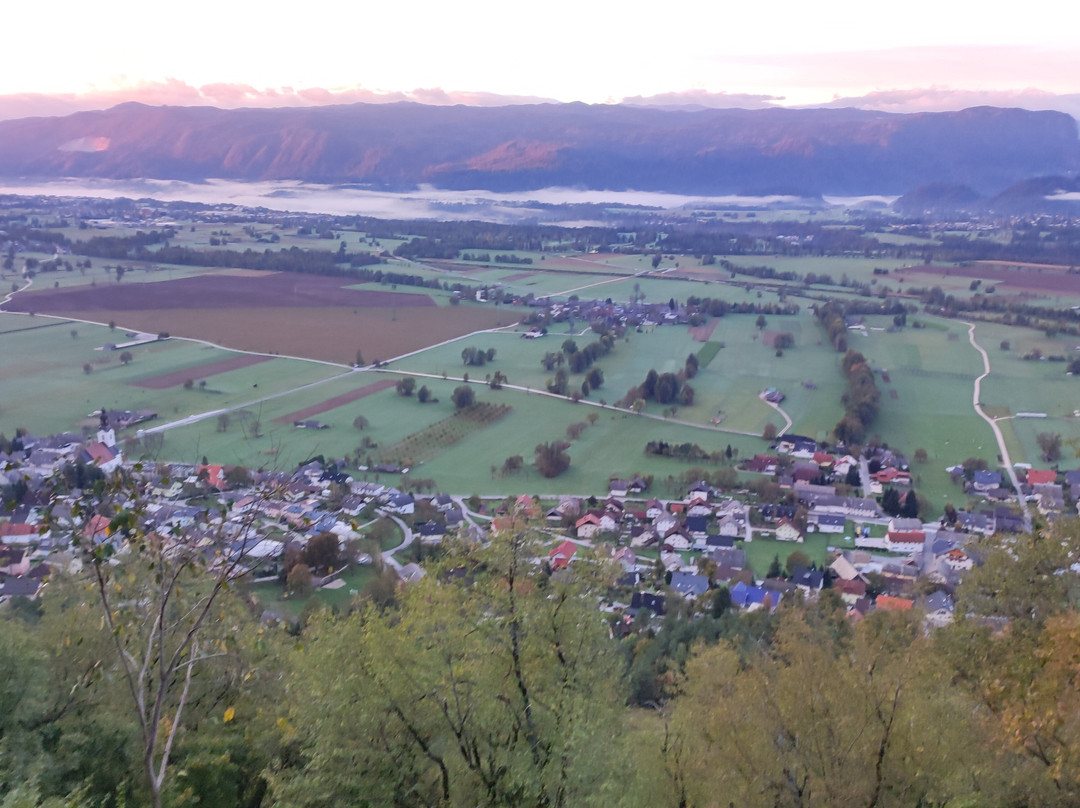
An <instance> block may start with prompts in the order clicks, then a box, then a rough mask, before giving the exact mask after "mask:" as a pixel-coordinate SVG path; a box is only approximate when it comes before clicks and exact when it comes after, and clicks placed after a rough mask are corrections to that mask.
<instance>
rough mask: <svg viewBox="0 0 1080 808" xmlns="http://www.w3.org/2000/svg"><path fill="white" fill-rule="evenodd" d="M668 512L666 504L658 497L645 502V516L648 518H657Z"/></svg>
mask: <svg viewBox="0 0 1080 808" xmlns="http://www.w3.org/2000/svg"><path fill="white" fill-rule="evenodd" d="M665 513H667V511H666V510H665V509H664V504H663V503H662V502H661V501H660V500H658V499H650V500H649V501H648V502H646V503H645V516H646V518H648V519H651V520H654V521H655V520H656V519H658V518H659V517H660V516H662V515H663V514H665Z"/></svg>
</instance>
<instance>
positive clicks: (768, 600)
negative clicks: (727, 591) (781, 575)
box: [731, 581, 782, 612]
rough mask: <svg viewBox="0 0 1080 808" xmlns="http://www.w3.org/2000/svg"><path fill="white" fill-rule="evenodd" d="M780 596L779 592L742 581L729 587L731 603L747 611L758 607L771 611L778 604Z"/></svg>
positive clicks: (755, 609)
mask: <svg viewBox="0 0 1080 808" xmlns="http://www.w3.org/2000/svg"><path fill="white" fill-rule="evenodd" d="M781 597H782V595H780V594H779V593H775V592H770V591H769V590H767V589H765V588H764V587H760V586H750V585H748V584H744V583H743V582H742V581H739V582H738V583H737V584H735V586H733V587H731V602H732V604H734V605H735V606H737V607H738V608H740V609H742V610H744V611H747V612H753V611H757V610H758V609H765V610H767V611H770V612H771V611H772V610H773V609H775V608H776V606H777V605H778V604H779V602H780V599H781Z"/></svg>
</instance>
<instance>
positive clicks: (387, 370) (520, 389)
mask: <svg viewBox="0 0 1080 808" xmlns="http://www.w3.org/2000/svg"><path fill="white" fill-rule="evenodd" d="M476 333H483V332H476ZM451 341H452V340H451ZM416 353H419V351H417V352H416ZM374 370H375V371H376V372H377V373H396V374H397V375H399V376H415V377H417V378H420V379H442V380H443V381H451V382H461V383H462V384H476V385H480V386H482V387H487V386H488V383H487V382H486V381H483V380H478V379H469V380H468V381H466V380H465V379H464V378H463V377H461V376H444V375H442V374H441V373H421V372H420V371H417V370H394V369H392V368H374ZM503 389H504V390H516V391H517V392H519V393H528V394H530V395H537V396H547V397H548V398H555V399H558V400H559V401H569V400H570V399H568V398H567V397H566V396H560V395H559V394H558V393H549V392H548V391H547V390H536V389H534V388H532V387H523V386H522V385H519V384H506V383H504V384H503ZM577 403H578V405H579V406H580V405H582V404H585V405H587V406H589V407H597V408H599V409H602V410H611V411H613V412H621V413H623V414H625V415H636V416H637V417H638V418H651V419H652V420H654V421H663V422H664V423H665V424H679V425H681V426H689V427H693V428H694V429H701V430H704V431H706V432H723V433H726V434H729V435H746V436H748V437H751V438H760V437H761V435H759V434H758V433H757V432H744V431H742V430H740V429H724V428H723V427H720V426H711V425H706V424H699V423H696V422H694V421H683V420H681V419H678V418H667V417H665V416H663V415H654V414H652V413H649V412H638V413H635V412H634V411H633V410H628V409H626V408H624V407H616V406H615V405H614V404H601V403H600V402H599V401H589V400H588V399H584V398H583V399H581V400H580V401H578V402H577ZM785 417H786V416H785ZM788 420H789V424H788V426H790V425H791V424H790V419H788ZM785 428H786V427H785Z"/></svg>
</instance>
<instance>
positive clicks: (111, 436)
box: [97, 407, 116, 448]
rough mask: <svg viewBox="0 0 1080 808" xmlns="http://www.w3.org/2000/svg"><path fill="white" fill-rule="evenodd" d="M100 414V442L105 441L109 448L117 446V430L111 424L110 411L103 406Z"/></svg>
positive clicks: (98, 434)
mask: <svg viewBox="0 0 1080 808" xmlns="http://www.w3.org/2000/svg"><path fill="white" fill-rule="evenodd" d="M100 415H101V421H100V424H101V425H100V426H99V427H98V433H97V439H98V442H99V443H104V444H105V445H106V446H108V447H109V448H112V447H113V446H116V431H115V430H114V429H113V428H112V427H111V426H109V411H108V410H107V409H105V408H104V407H102V408H101V413H100Z"/></svg>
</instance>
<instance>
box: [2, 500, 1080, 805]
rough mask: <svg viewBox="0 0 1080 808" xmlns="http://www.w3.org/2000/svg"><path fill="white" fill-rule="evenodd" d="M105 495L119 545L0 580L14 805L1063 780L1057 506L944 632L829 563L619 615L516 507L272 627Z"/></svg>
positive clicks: (991, 553) (947, 790)
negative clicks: (492, 524) (386, 578)
mask: <svg viewBox="0 0 1080 808" xmlns="http://www.w3.org/2000/svg"><path fill="white" fill-rule="evenodd" d="M97 490H98V491H99V493H100V492H102V491H103V489H102V487H101V486H100V485H99V486H98V487H97ZM105 493H106V494H107V493H108V492H107V491H105ZM107 499H108V497H107V496H105V497H99V501H98V502H97V504H96V505H95V506H94V508H95V509H96V512H97V515H100V511H101V510H102V508H103V507H104V506H105V505H107V504H108V502H107ZM123 501H124V503H125V507H123V508H118V507H113V509H112V513H111V514H110V525H111V530H110V533H111V537H119V536H124V537H126V539H127V540H129V541H130V544H129V549H128V551H127V552H123V553H116V554H113V553H111V552H110V551H107V550H104V549H102V548H103V547H105V546H106V545H105V544H104V543H98V544H94V545H90V546H85V545H84V546H83V547H82V548H80V549H79V550H78V551H77V554H76V555H77V556H78V557H79V558H81V560H82V562H83V564H82V567H81V569H79V567H78V565H75V566H73V567H72V568H71V571H70V572H67V573H66V572H64V571H60V570H58V571H57V572H56V573H55V574H54V578H53V580H52V581H51V582H50V584H49V585H48V586H47V587H46V589H45V594H44V596H43V598H42V600H41V601H40V602H37V603H31V602H28V601H20V600H18V599H16V600H12V601H9V602H8V603H7V604H5V605H4V606H3V609H2V616H3V620H4V624H3V626H2V627H0V628H2V631H0V677H2V678H0V682H2V687H0V805H3V806H5V807H6V806H16V805H17V806H24V805H25V806H36V805H49V806H121V805H126V806H131V805H145V804H154V803H159V804H161V805H167V806H188V805H191V806H194V805H199V806H221V807H222V808H224V807H225V806H237V808H241V807H243V808H255V806H289V807H290V808H291V807H292V806H339V805H346V806H383V805H392V806H447V807H449V806H476V805H484V806H507V808H509V806H537V807H538V808H540V807H543V808H548V807H550V808H556V807H557V806H590V805H595V806H610V805H620V806H622V805H626V806H637V805H640V806H648V808H667V806H671V808H676V806H679V807H680V808H708V807H709V806H723V805H732V804H734V805H738V806H838V805H844V806H847V805H858V806H909V805H910V806H916V805H918V806H961V805H963V806H968V805H995V806H996V805H1013V806H1057V805H1060V806H1069V805H1075V804H1077V803H1078V801H1080V754H1078V750H1080V690H1078V689H1077V686H1076V671H1077V666H1078V664H1080V662H1078V660H1080V614H1078V613H1077V611H1076V609H1075V607H1074V603H1075V601H1076V597H1077V592H1078V591H1080V590H1078V586H1077V584H1078V578H1077V574H1076V572H1075V570H1074V566H1075V565H1076V564H1077V562H1078V561H1080V527H1078V525H1077V523H1076V522H1075V521H1068V520H1062V521H1061V522H1059V523H1057V524H1056V525H1055V526H1054V527H1053V528H1051V529H1049V530H1048V531H1046V532H1042V533H1038V534H1036V535H1034V536H1030V537H1009V538H1005V539H999V538H990V539H985V540H980V542H979V544H980V545H981V546H979V547H977V548H973V553H974V554H976V555H978V556H979V557H980V558H982V559H983V564H982V566H981V567H979V568H976V569H975V570H973V571H972V572H971V573H970V574H969V575H968V576H967V578H966V579H965V583H964V585H963V586H962V587H961V589H960V590H959V592H958V593H957V615H958V618H957V620H956V621H955V623H953V624H952V625H951V626H948V627H946V628H943V629H938V630H935V631H928V630H927V628H926V626H925V625H924V623H923V620H922V616H921V615H920V614H918V613H917V612H906V613H890V612H885V611H879V612H875V613H871V614H870V615H869V616H868V617H866V618H865V619H863V620H861V621H858V622H852V620H851V619H850V618H849V617H848V616H847V615H846V614H845V610H844V607H843V604H842V603H841V601H840V598H839V597H838V596H837V595H836V594H834V593H833V592H831V591H828V590H826V591H825V592H823V593H822V595H821V597H820V598H819V599H818V600H817V601H816V602H815V603H808V604H803V603H801V602H799V601H798V599H797V598H791V599H785V605H784V606H782V607H781V608H780V609H779V610H778V611H777V612H776V613H774V614H772V615H769V614H766V613H764V612H758V613H754V614H751V615H738V614H735V613H733V612H731V611H730V603H731V602H730V598H723V597H719V596H717V597H714V598H711V599H709V600H708V601H707V602H705V603H702V604H699V605H697V606H691V605H689V604H681V603H679V602H678V600H677V599H676V598H674V597H673V596H669V603H668V613H667V615H666V616H665V617H664V618H663V619H662V620H660V619H653V620H651V621H650V620H649V619H648V615H647V614H644V613H643V614H640V615H639V616H638V618H637V620H636V621H634V622H633V623H628V622H625V621H624V620H622V619H621V618H620V617H614V616H611V615H608V614H606V613H605V612H603V611H600V610H598V609H597V606H598V605H599V604H601V603H604V602H607V601H608V599H609V597H610V594H611V593H610V591H609V587H610V584H611V581H612V580H614V578H615V577H616V575H617V572H616V571H615V570H613V569H612V568H611V567H610V566H609V564H608V562H607V561H605V560H604V559H603V557H602V554H600V553H599V551H594V550H592V549H591V548H587V547H579V548H578V551H577V552H576V553H575V556H574V562H573V564H572V565H571V566H570V567H569V568H568V569H563V570H559V571H552V570H551V569H550V568H549V566H548V565H547V564H544V563H539V562H538V561H537V559H540V560H541V561H542V560H543V559H546V558H547V553H548V550H549V547H550V542H549V541H548V537H547V536H546V534H544V533H542V532H536V531H534V530H533V529H532V528H529V527H528V526H526V525H524V524H523V523H522V522H521V521H520V520H517V521H515V523H514V526H513V527H512V528H511V529H508V530H506V531H503V532H501V533H499V534H496V535H494V536H493V537H492V541H491V542H490V544H486V545H483V546H480V545H475V546H465V545H458V544H455V543H453V542H449V543H448V545H447V547H446V548H445V551H444V552H443V554H442V555H441V557H440V558H439V559H437V560H434V561H432V562H430V563H429V564H428V565H427V571H428V575H427V576H426V577H425V578H424V579H423V580H421V581H419V582H417V583H414V584H411V585H409V586H408V587H401V586H399V587H398V589H397V591H396V592H395V593H392V594H388V596H386V597H380V598H378V599H370V598H369V599H354V601H353V602H352V604H351V605H350V606H349V607H348V608H343V609H341V610H340V611H339V612H337V613H335V612H331V611H329V610H326V611H323V612H321V613H317V614H315V615H314V616H312V617H311V618H310V619H309V620H308V621H307V622H306V624H300V625H297V626H293V627H291V628H288V627H281V626H278V625H276V624H272V623H271V624H260V622H259V620H258V615H259V612H260V607H259V605H258V604H257V602H256V601H254V600H253V599H252V598H251V596H250V595H249V594H247V588H246V586H245V584H244V583H243V582H242V581H239V580H237V579H235V578H233V577H230V576H221V574H220V573H221V571H222V569H223V567H222V563H223V561H222V557H221V556H216V557H214V556H212V555H201V554H194V555H192V554H183V553H178V552H175V547H173V550H172V551H170V549H169V548H170V546H171V545H170V543H169V542H168V541H160V540H153V539H152V538H151V537H149V536H146V537H143V536H141V535H140V534H139V532H138V530H137V528H135V527H134V525H135V520H133V519H131V514H132V512H133V510H132V509H137V501H135V500H132V499H130V498H127V499H124V500H123ZM89 504H90V503H89V502H88V505H89ZM171 538H172V539H179V538H182V536H180V535H177V536H174V537H171ZM131 540H133V541H131ZM117 544H118V545H119V544H120V542H117ZM594 552H595V555H594ZM227 559H228V557H227V556H225V560H226V561H227ZM103 584H104V589H105V593H104V595H102V593H101V589H102V585H103ZM211 594H213V598H212V600H211V601H209V602H211V603H212V605H213V608H211V609H209V610H206V611H205V617H203V618H202V619H201V620H200V621H198V622H197V624H196V623H193V622H192V621H193V618H196V617H197V615H199V614H203V613H204V612H203V610H204V607H205V605H206V604H207V602H208V600H207V598H208V597H210V596H211ZM193 628H194V631H192V629H193ZM171 660H175V665H174V667H172V668H171V669H170V668H169V667H168V665H169V663H170V661H171ZM155 705H156V706H155ZM155 722H156V723H155Z"/></svg>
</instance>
